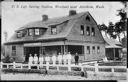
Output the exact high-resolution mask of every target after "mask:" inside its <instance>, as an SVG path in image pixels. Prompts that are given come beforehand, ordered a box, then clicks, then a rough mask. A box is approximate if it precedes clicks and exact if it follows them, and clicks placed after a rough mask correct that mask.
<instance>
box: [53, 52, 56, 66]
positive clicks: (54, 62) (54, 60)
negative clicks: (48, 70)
mask: <svg viewBox="0 0 128 82" xmlns="http://www.w3.org/2000/svg"><path fill="white" fill-rule="evenodd" d="M52 61H53V65H55V64H56V55H55V54H54V55H53V56H52Z"/></svg>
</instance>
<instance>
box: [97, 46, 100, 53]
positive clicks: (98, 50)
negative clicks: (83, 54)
mask: <svg viewBox="0 0 128 82" xmlns="http://www.w3.org/2000/svg"><path fill="white" fill-rule="evenodd" d="M97 53H98V54H99V53H100V46H97Z"/></svg>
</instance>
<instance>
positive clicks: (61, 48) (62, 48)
mask: <svg viewBox="0 0 128 82" xmlns="http://www.w3.org/2000/svg"><path fill="white" fill-rule="evenodd" d="M61 53H62V54H64V53H63V46H62V45H61Z"/></svg>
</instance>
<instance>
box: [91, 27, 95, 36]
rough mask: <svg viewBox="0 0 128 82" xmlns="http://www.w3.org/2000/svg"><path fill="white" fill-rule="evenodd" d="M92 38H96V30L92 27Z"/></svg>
mask: <svg viewBox="0 0 128 82" xmlns="http://www.w3.org/2000/svg"><path fill="white" fill-rule="evenodd" d="M91 35H92V36H95V28H94V27H92V33H91Z"/></svg>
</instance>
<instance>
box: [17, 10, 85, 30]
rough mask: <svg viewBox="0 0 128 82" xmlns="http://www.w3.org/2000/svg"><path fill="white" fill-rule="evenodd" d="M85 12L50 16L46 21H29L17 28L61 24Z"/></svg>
mask: <svg viewBox="0 0 128 82" xmlns="http://www.w3.org/2000/svg"><path fill="white" fill-rule="evenodd" d="M85 13H87V12H82V13H78V14H76V15H73V16H63V17H56V18H50V19H48V20H47V21H42V20H40V21H35V22H31V23H28V24H26V25H24V26H23V27H21V28H19V29H18V30H22V29H26V28H31V27H35V28H38V27H42V28H48V26H50V25H57V24H61V23H63V22H65V21H68V20H71V19H75V18H78V17H80V16H82V15H84V14H85ZM18 30H17V31H18Z"/></svg>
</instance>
